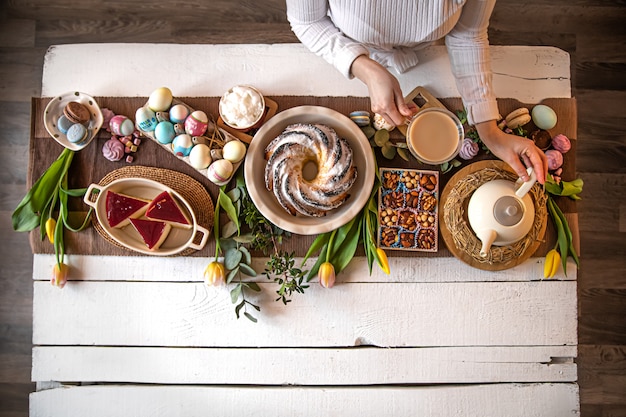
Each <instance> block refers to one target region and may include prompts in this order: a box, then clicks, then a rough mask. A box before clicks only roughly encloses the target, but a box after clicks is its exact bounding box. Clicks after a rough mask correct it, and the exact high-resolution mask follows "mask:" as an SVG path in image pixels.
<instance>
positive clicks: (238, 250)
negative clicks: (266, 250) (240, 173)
mask: <svg viewBox="0 0 626 417" xmlns="http://www.w3.org/2000/svg"><path fill="white" fill-rule="evenodd" d="M225 187H226V186H222V187H220V189H219V195H218V198H217V202H216V204H215V214H214V216H215V217H214V219H213V233H214V236H215V259H216V261H217V257H218V256H219V253H220V252H223V253H224V268H225V269H226V271H228V273H227V275H226V284H231V283H232V282H233V280H234V279H235V278H237V283H236V284H235V285H234V287H233V288H232V289H231V291H230V298H231V301H232V303H233V304H236V306H235V315H236V316H237V318H240V313H241V310H242V309H243V315H244V316H245V317H246V318H247V319H248V320H250V321H252V322H254V323H256V322H257V318H256V317H254V316H253V315H252V313H250V312H249V311H248V307H251V308H253V309H255V310H256V311H261V308H260V307H259V306H258V305H256V304H254V303H252V302H251V301H249V300H248V299H247V298H246V292H247V291H248V290H250V291H254V292H259V291H261V288H260V287H259V285H258V284H257V283H256V282H252V281H244V280H243V277H242V275H247V276H250V277H255V276H256V275H257V273H256V271H255V270H254V268H252V265H251V264H252V256H251V255H250V252H249V251H248V249H247V248H246V247H245V246H243V244H242V242H241V239H240V236H241V227H240V222H239V214H240V212H239V210H238V206H236V205H235V204H234V202H233V199H232V197H231V195H229V194H227V193H226V191H225ZM220 210H224V212H225V213H226V215H227V216H228V218H229V222H228V223H226V225H224V230H223V231H221V230H220ZM220 233H221V234H220Z"/></svg>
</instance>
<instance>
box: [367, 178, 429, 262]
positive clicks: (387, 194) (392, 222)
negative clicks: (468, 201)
mask: <svg viewBox="0 0 626 417" xmlns="http://www.w3.org/2000/svg"><path fill="white" fill-rule="evenodd" d="M380 178H381V181H382V184H381V187H380V191H379V193H378V213H379V216H380V217H379V219H380V225H379V230H378V246H379V247H380V248H382V249H397V250H408V251H423V252H437V249H438V246H439V242H438V241H439V239H438V236H439V225H438V220H437V219H438V215H437V211H438V209H439V207H438V206H439V172H437V171H424V170H415V169H393V168H381V169H380Z"/></svg>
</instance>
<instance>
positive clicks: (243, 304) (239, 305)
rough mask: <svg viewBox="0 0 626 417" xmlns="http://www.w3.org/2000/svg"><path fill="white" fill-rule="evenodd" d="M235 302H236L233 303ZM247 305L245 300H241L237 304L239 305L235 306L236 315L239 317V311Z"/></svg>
mask: <svg viewBox="0 0 626 417" xmlns="http://www.w3.org/2000/svg"><path fill="white" fill-rule="evenodd" d="M233 304H234V303H233ZM245 305H246V302H245V301H242V302H240V303H239V304H237V306H236V307H235V315H236V316H237V318H239V312H240V311H241V309H242V308H243V306H245Z"/></svg>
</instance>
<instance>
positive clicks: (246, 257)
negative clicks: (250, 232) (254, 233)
mask: <svg viewBox="0 0 626 417" xmlns="http://www.w3.org/2000/svg"><path fill="white" fill-rule="evenodd" d="M238 249H239V252H241V254H242V255H243V259H244V261H245V263H247V264H248V265H250V264H252V255H251V254H250V251H249V250H248V248H246V247H245V246H239V248H238Z"/></svg>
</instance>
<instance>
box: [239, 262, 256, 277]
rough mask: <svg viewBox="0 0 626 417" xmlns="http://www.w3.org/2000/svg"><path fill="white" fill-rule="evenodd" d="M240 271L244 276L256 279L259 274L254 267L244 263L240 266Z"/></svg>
mask: <svg viewBox="0 0 626 417" xmlns="http://www.w3.org/2000/svg"><path fill="white" fill-rule="evenodd" d="M239 270H240V271H241V273H242V274H246V275H247V276H249V277H256V276H257V273H256V271H255V270H254V269H252V267H251V266H250V265H248V264H244V263H240V264H239Z"/></svg>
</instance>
